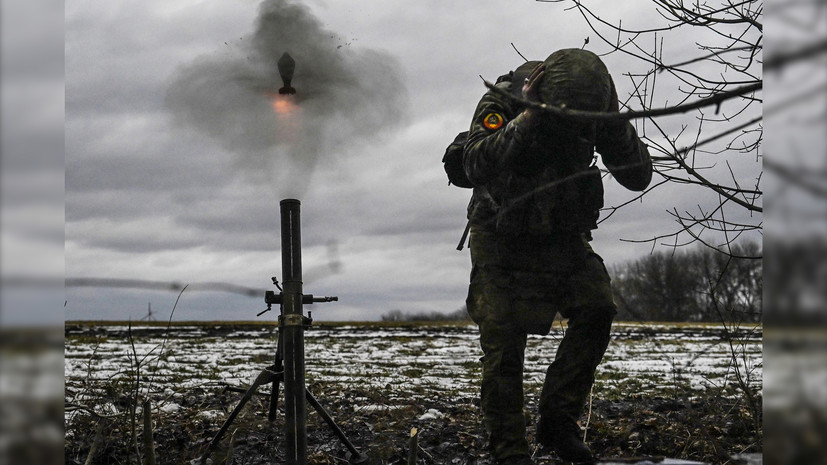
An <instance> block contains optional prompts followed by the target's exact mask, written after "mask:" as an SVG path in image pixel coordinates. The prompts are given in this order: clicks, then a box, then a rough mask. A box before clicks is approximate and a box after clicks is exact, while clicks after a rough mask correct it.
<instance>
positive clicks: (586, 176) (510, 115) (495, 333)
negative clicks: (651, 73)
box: [463, 49, 652, 464]
mask: <svg viewBox="0 0 827 465" xmlns="http://www.w3.org/2000/svg"><path fill="white" fill-rule="evenodd" d="M497 87H498V88H500V89H503V90H505V91H507V92H512V93H513V94H514V95H518V96H519V95H522V96H523V97H525V98H526V99H528V100H540V101H542V102H545V103H547V104H551V105H555V106H558V107H560V106H565V107H566V108H569V109H577V110H587V111H602V112H617V111H619V108H618V99H617V93H616V91H615V87H614V83H613V82H612V78H611V76H610V75H609V72H608V70H607V69H606V67H605V65H604V64H603V62H602V61H601V60H600V59H599V58H598V57H597V55H595V54H593V53H591V52H588V51H585V50H579V49H565V50H559V51H557V52H555V53H553V54H551V55H550V56H549V57H548V58H547V59H546V60H545V61H544V62H538V61H530V62H527V63H525V64H523V65H521V66H520V67H519V68H517V70H515V71H514V72H512V73H510V74H509V75H506V76H502V77H501V78H500V79H499V80H498V84H497ZM595 149H596V150H597V152H599V153H600V154H601V155H602V160H603V164H604V165H605V166H606V167H607V168H608V169H609V171H610V172H611V174H612V175H613V176H614V178H615V179H616V180H617V181H618V182H620V184H621V185H623V186H624V187H626V188H628V189H630V190H633V191H642V190H644V189H645V188H646V187H647V186H648V185H649V182H650V181H651V178H652V162H651V158H650V157H649V152H648V149H647V147H646V145H645V144H643V142H641V141H640V139H639V138H638V136H637V134H636V132H635V129H634V127H633V126H632V125H631V124H630V123H629V122H628V121H624V120H617V121H611V122H608V121H607V122H602V123H598V122H595V121H586V120H574V119H566V118H561V117H556V116H552V115H550V114H549V113H546V112H542V111H539V110H536V109H531V108H526V107H524V106H521V105H519V104H517V103H516V102H514V101H512V100H510V99H508V98H506V97H504V96H502V95H499V94H497V93H495V92H493V91H489V92H488V93H486V94H485V95H484V96H483V97H482V100H481V101H480V102H479V105H478V106H477V109H476V112H475V114H474V119H473V121H472V123H471V129H470V131H469V136H468V140H467V142H466V144H465V148H464V152H463V166H464V168H465V174H466V175H467V177H468V180H469V181H470V182H471V184H473V186H474V191H473V195H472V198H471V202H470V204H469V206H468V219H469V221H470V225H471V239H470V241H471V242H470V243H471V261H472V269H471V282H470V286H469V290H468V299H467V306H468V312H469V314H470V315H471V318H472V319H473V320H474V322H475V323H476V324H477V325H478V326H479V330H480V345H481V346H482V350H483V354H484V356H483V357H482V364H483V373H482V410H483V417H484V424H485V427H486V430H487V432H488V435H489V447H490V449H491V453H492V455H493V456H494V458H495V459H496V460H497V463H500V464H531V463H533V462H532V460H531V458H530V456H529V447H528V442H527V440H526V424H525V423H526V417H525V415H524V413H523V407H524V400H523V384H522V377H523V360H524V356H525V347H526V337H527V334H542V335H545V334H548V332H549V329H550V327H551V324H552V321H553V319H554V317H555V315H556V314H557V313H558V312H559V313H560V314H561V315H562V316H563V317H565V318H567V319H568V328H567V330H566V333H565V336H564V337H563V339H562V340H561V341H560V344H559V347H558V348H557V353H556V356H555V359H554V361H553V362H552V363H551V365H550V366H549V367H548V370H547V372H546V379H545V383H544V385H543V390H542V394H541V397H540V402H539V409H538V410H539V412H538V414H539V415H538V419H537V429H536V440H537V442H538V443H540V444H542V445H543V446H546V447H549V448H551V449H553V450H554V451H555V452H556V453H557V454H558V455H559V456H560V457H561V458H562V459H565V460H569V461H572V462H591V461H593V460H594V456H593V455H592V452H591V450H590V449H589V447H588V446H587V445H586V444H585V443H584V442H583V440H582V432H581V430H580V427H579V425H578V423H577V420H578V419H579V418H580V415H581V413H582V410H583V407H584V405H585V403H586V400H587V397H588V395H589V392H590V390H591V386H592V384H593V382H594V373H595V369H596V368H597V365H598V364H599V363H600V360H601V358H602V357H603V354H604V352H605V351H606V347H607V345H608V343H609V332H610V329H611V324H612V319H613V318H614V315H615V313H616V309H615V304H614V301H613V299H612V291H611V286H610V280H609V275H608V273H607V271H606V267H605V266H604V265H603V260H602V258H601V257H600V256H599V255H598V254H597V253H595V252H594V251H593V250H592V248H591V246H590V245H589V241H590V240H591V230H593V229H595V228H597V218H598V215H599V210H600V208H601V207H602V206H603V185H602V180H601V174H600V170H599V169H598V168H597V166H595V159H596V157H595V155H594V152H595Z"/></svg>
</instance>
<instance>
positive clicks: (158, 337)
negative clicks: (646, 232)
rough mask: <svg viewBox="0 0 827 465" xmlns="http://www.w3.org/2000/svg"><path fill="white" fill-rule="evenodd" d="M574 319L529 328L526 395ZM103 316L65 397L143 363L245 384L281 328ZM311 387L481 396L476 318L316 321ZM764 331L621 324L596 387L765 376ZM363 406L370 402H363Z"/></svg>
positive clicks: (153, 376) (685, 389)
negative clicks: (129, 322) (538, 331)
mask: <svg viewBox="0 0 827 465" xmlns="http://www.w3.org/2000/svg"><path fill="white" fill-rule="evenodd" d="M564 330H565V328H564V327H563V326H561V325H558V324H555V327H554V329H553V330H552V333H551V334H549V335H548V336H542V337H541V336H530V337H529V341H528V348H527V350H526V365H525V380H526V390H527V392H528V393H532V392H537V391H539V389H540V388H541V386H542V380H543V377H544V375H545V370H546V367H547V366H548V364H549V363H550V362H551V361H552V360H553V357H554V352H555V350H556V348H557V344H558V342H559V340H560V338H561V337H562V335H563V332H564ZM129 333H130V332H129V331H128V328H127V326H125V325H108V326H94V325H88V324H82V325H75V324H71V323H67V326H66V332H65V336H66V339H65V380H66V384H65V386H66V396H67V400H70V399H77V397H78V396H81V397H82V396H84V395H94V394H93V392H94V391H95V390H96V387H98V386H104V385H106V384H112V383H113V382H118V381H119V380H127V379H129V377H130V376H133V375H134V366H135V359H136V357H135V356H136V355H137V360H138V362H139V363H140V367H139V368H140V370H139V371H140V376H141V380H142V384H143V388H144V389H150V390H151V392H152V393H153V396H160V397H161V398H164V399H166V403H167V405H168V408H169V409H174V408H175V407H174V406H175V402H174V399H175V397H176V395H179V394H183V393H185V392H186V391H187V390H188V389H191V388H193V387H207V388H210V387H220V386H222V385H231V386H236V387H244V386H245V385H247V384H248V383H250V382H251V380H252V379H253V378H254V377H255V376H256V375H257V374H258V373H259V372H260V371H261V370H262V369H263V368H265V367H266V366H268V365H270V364H271V363H272V360H273V357H274V354H275V347H276V341H277V334H278V331H277V329H276V328H275V327H274V326H269V325H238V324H232V323H227V324H222V325H216V324H208V323H207V324H193V325H189V326H178V325H176V326H172V327H171V328H170V329H169V330H167V328H166V327H165V326H133V327H132V328H131V337H129ZM305 338H306V349H305V352H306V356H307V382H308V385H312V384H313V383H321V384H327V385H329V386H330V385H339V386H342V387H345V388H346V387H349V386H358V387H360V388H366V389H369V390H371V391H373V392H379V393H381V394H382V397H384V398H387V400H388V401H389V402H388V403H389V404H392V403H393V402H392V401H393V400H394V399H399V398H402V397H404V398H407V399H410V398H411V396H413V397H421V398H423V399H428V398H431V399H432V398H435V397H442V396H451V397H454V398H469V397H475V396H477V395H478V390H479V376H480V363H479V358H480V356H481V355H482V354H481V351H480V348H479V342H478V332H477V329H476V326H473V325H427V324H409V325H404V326H388V325H382V324H358V325H317V326H314V327H312V328H311V329H310V330H309V331H307V332H306V333H305ZM762 367H763V362H762V329H761V327H760V326H752V325H750V326H748V327H747V326H742V327H740V328H734V327H727V328H724V327H722V326H720V325H688V324H627V323H616V324H615V325H614V328H613V339H612V343H611V344H610V345H609V349H608V351H607V353H606V356H605V357H604V360H603V363H602V364H601V365H600V367H599V369H598V372H597V380H598V382H597V384H596V385H595V395H596V396H600V397H603V398H612V397H621V396H623V397H626V396H629V395H672V394H676V393H677V392H678V391H679V392H680V393H681V395H682V396H685V395H690V396H691V395H692V392H693V391H698V392H700V391H702V390H707V389H720V392H721V395H728V393H732V392H733V391H732V389H733V388H734V387H735V386H737V385H738V383H739V380H740V382H744V383H747V384H749V385H750V386H752V387H754V388H757V389H758V390H759V392H760V389H761V384H762V373H763V370H762ZM363 407H364V406H363Z"/></svg>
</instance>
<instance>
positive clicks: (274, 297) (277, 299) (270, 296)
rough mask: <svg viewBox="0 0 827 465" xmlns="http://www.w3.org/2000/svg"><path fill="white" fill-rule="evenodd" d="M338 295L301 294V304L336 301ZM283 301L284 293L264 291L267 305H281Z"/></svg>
mask: <svg viewBox="0 0 827 465" xmlns="http://www.w3.org/2000/svg"><path fill="white" fill-rule="evenodd" d="M338 301H339V297H337V296H335V295H333V296H323V297H316V296H314V295H313V294H304V295H302V304H313V303H321V302H338ZM282 302H284V294H283V293H281V292H279V293H278V294H276V293H275V291H265V292H264V303H266V304H267V305H272V304H279V305H281V304H282Z"/></svg>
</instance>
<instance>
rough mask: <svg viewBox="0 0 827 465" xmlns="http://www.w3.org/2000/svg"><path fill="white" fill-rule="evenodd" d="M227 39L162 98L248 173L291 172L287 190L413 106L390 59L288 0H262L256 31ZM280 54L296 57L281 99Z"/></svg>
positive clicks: (182, 73)
mask: <svg viewBox="0 0 827 465" xmlns="http://www.w3.org/2000/svg"><path fill="white" fill-rule="evenodd" d="M222 46H223V47H224V48H225V50H222V51H218V52H216V53H213V54H210V55H207V56H201V57H198V58H196V59H194V60H193V61H192V62H191V63H188V64H186V65H184V66H182V67H181V68H180V69H179V70H178V71H177V72H176V73H175V75H174V76H173V78H172V82H171V84H170V86H169V88H168V91H167V96H166V102H167V104H168V106H169V108H170V109H171V110H172V113H173V115H174V116H175V118H176V119H177V120H179V121H181V122H184V123H185V124H188V125H191V126H193V127H195V128H197V129H199V130H201V131H203V132H205V133H207V134H209V135H210V136H211V137H213V138H215V139H216V140H218V141H219V142H220V144H221V145H222V146H223V147H225V148H226V149H228V150H230V151H232V152H233V153H236V154H238V156H239V161H240V163H241V165H242V166H244V167H246V168H249V169H250V170H249V172H250V173H260V174H263V175H265V176H267V177H272V176H274V175H277V174H278V173H285V172H287V173H289V175H282V176H281V177H280V179H279V180H278V181H280V182H279V184H280V185H281V186H284V190H286V192H282V193H283V194H289V195H296V194H298V193H300V192H301V188H300V186H301V185H303V184H304V183H306V182H307V178H308V177H309V176H310V175H311V173H312V169H313V167H314V166H315V165H316V164H317V162H318V161H319V160H320V158H322V157H325V156H328V155H333V154H335V153H340V152H343V151H347V150H349V149H353V148H354V147H357V146H358V145H359V144H364V143H367V142H369V141H370V140H371V139H372V138H374V137H376V135H378V134H382V133H383V132H386V131H387V130H389V129H392V128H394V127H396V126H398V125H399V124H400V123H401V122H402V119H403V115H405V114H406V113H407V111H406V109H407V105H408V97H407V91H406V89H405V87H404V84H403V78H402V72H401V66H400V65H399V63H398V62H397V60H396V59H395V58H394V57H393V56H391V55H389V54H388V53H385V52H381V51H377V50H365V49H357V48H356V47H351V46H349V45H346V44H344V43H342V41H341V39H340V38H339V36H338V35H337V34H336V33H334V32H332V31H328V30H325V29H324V28H323V27H322V24H321V22H320V21H319V20H318V19H317V18H316V17H315V16H314V15H313V14H312V13H311V12H310V10H309V9H308V8H307V7H305V6H303V5H300V4H297V3H295V2H293V1H291V0H265V1H264V2H262V3H261V5H260V6H259V15H258V18H257V19H256V24H255V30H254V32H253V33H252V35H251V36H250V37H242V38H241V39H239V40H238V41H237V42H236V43H233V44H222ZM284 52H288V53H290V55H291V56H292V57H293V58H294V59H295V61H296V72H295V75H294V77H293V87H295V88H296V89H297V94H296V95H293V96H290V97H284V96H278V89H279V87H281V86H282V82H281V78H280V77H279V73H278V70H277V65H276V62H277V61H278V59H279V58H280V57H281V55H282V54H283V53H284ZM285 162H286V163H285ZM296 170H298V172H297V171H296ZM291 180H295V182H291ZM285 183H287V184H285ZM280 190H281V189H280Z"/></svg>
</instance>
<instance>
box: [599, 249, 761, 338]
mask: <svg viewBox="0 0 827 465" xmlns="http://www.w3.org/2000/svg"><path fill="white" fill-rule="evenodd" d="M761 253H762V250H761V246H760V245H759V244H758V243H756V242H742V243H737V244H732V245H731V246H730V248H729V250H728V251H727V253H721V252H719V251H716V250H714V249H711V248H708V247H698V248H695V249H675V250H673V251H669V252H657V253H653V254H650V255H647V256H645V257H642V258H640V259H638V260H635V261H631V262H627V263H624V264H621V265H618V266H614V267H612V268H611V270H610V274H611V275H612V288H613V290H614V296H615V302H616V303H617V306H618V316H617V319H618V320H635V321H741V322H760V321H761V308H762V303H763V302H762V291H763V265H762V260H761V259H760V257H761ZM756 257H759V258H756Z"/></svg>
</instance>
